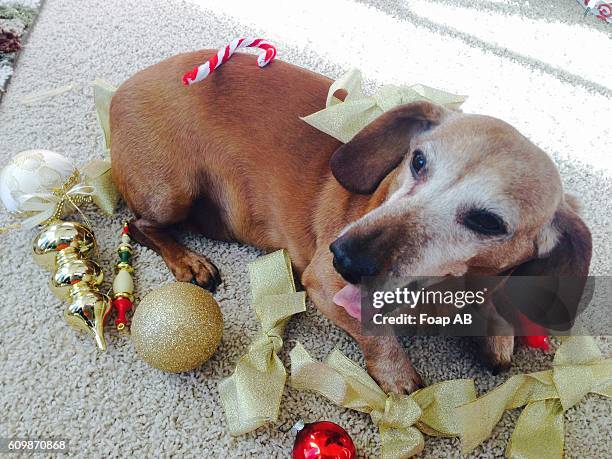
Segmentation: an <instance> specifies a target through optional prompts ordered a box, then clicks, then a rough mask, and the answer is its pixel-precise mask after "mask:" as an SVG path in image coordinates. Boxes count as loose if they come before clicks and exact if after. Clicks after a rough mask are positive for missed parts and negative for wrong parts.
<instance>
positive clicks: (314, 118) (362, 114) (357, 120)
mask: <svg viewBox="0 0 612 459" xmlns="http://www.w3.org/2000/svg"><path fill="white" fill-rule="evenodd" d="M361 80H362V77H361V72H360V71H359V70H357V69H353V70H350V71H349V72H347V73H346V74H344V75H343V76H342V77H340V78H339V79H338V80H336V81H335V82H334V83H333V84H332V85H331V86H330V87H329V91H328V93H327V101H326V103H325V108H324V109H323V110H320V111H318V112H316V113H313V114H311V115H308V116H305V117H303V118H301V119H302V120H303V121H305V122H307V123H308V124H310V125H311V126H312V127H314V128H316V129H318V130H319V131H323V132H325V133H326V134H328V135H330V136H332V137H334V138H336V139H338V140H340V141H341V142H344V143H346V142H348V141H349V140H351V139H352V138H353V137H354V136H355V134H357V133H358V132H359V131H360V130H361V129H363V128H364V127H365V126H366V125H367V124H369V123H370V122H372V121H374V120H375V119H376V118H378V117H379V116H380V115H381V114H382V113H384V112H386V111H388V110H391V109H392V108H393V107H396V106H398V105H403V104H408V103H411V102H417V101H429V102H432V103H435V104H438V105H443V106H445V107H448V108H451V109H458V108H459V107H460V106H461V104H463V102H465V100H466V99H467V97H466V96H459V95H457V94H452V93H450V92H446V91H442V90H440V89H436V88H431V87H429V86H425V85H422V84H415V85H413V86H394V85H386V86H383V87H382V88H380V90H379V91H378V92H377V93H376V94H374V95H373V96H367V95H366V94H365V93H364V92H363V88H362V81H361ZM339 90H345V91H346V92H347V96H346V97H345V99H344V102H343V101H341V100H340V99H337V98H336V97H334V94H335V93H336V92H337V91H339Z"/></svg>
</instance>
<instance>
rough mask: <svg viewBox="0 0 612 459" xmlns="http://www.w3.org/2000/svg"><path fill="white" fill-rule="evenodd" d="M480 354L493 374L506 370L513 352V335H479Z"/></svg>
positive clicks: (477, 341) (477, 339) (510, 362)
mask: <svg viewBox="0 0 612 459" xmlns="http://www.w3.org/2000/svg"><path fill="white" fill-rule="evenodd" d="M476 343H477V344H478V349H479V352H480V356H481V358H482V360H483V361H484V363H485V365H487V366H488V367H489V368H490V369H491V371H492V372H493V374H498V373H500V372H502V371H505V370H508V369H509V368H510V365H511V364H512V355H513V354H514V336H479V337H477V338H476Z"/></svg>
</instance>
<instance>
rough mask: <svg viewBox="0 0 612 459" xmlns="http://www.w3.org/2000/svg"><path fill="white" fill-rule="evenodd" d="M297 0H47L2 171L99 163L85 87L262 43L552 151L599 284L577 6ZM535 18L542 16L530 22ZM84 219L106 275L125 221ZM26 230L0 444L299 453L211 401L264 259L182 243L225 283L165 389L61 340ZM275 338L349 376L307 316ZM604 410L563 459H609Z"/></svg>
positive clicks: (602, 176) (583, 40) (495, 446)
mask: <svg viewBox="0 0 612 459" xmlns="http://www.w3.org/2000/svg"><path fill="white" fill-rule="evenodd" d="M293 3H294V2H281V1H278V2H273V3H271V4H270V5H268V6H265V5H263V4H260V3H258V2H243V4H237V3H236V2H232V1H229V0H228V1H225V2H216V1H212V0H211V1H204V0H192V1H180V0H167V1H166V0H164V1H162V0H152V1H147V2H144V1H142V0H95V1H94V0H73V1H68V0H49V1H47V2H46V3H45V4H44V6H43V8H42V11H41V13H40V16H39V18H38V21H37V23H36V25H35V27H34V28H33V30H32V33H31V35H30V37H29V39H28V41H27V43H26V45H25V47H24V49H23V53H22V55H21V58H20V60H19V63H18V66H17V68H16V71H15V74H14V76H13V79H12V81H11V84H10V85H9V87H8V92H7V94H6V96H5V97H4V99H3V100H2V103H1V105H0V162H5V161H6V160H7V159H8V158H9V157H10V156H12V155H14V154H16V153H17V152H19V151H21V150H24V149H29V148H34V147H39V148H47V149H52V150H55V151H58V152H61V153H63V154H65V155H67V156H69V157H70V158H72V159H74V160H75V161H76V162H78V163H79V164H82V163H83V162H85V161H86V160H87V159H89V158H91V157H95V156H101V154H102V138H101V135H100V133H99V131H98V126H97V122H96V118H95V115H94V111H93V103H92V98H91V92H90V89H89V88H88V86H87V83H88V82H89V81H91V80H93V79H94V78H95V77H102V78H105V79H107V80H109V81H111V82H113V83H115V84H119V83H121V81H123V80H124V79H125V78H127V77H128V76H129V75H131V74H133V73H134V72H136V71H137V70H138V69H141V68H143V67H145V66H147V65H150V64H153V63H155V62H157V61H159V60H161V59H163V58H165V57H168V56H170V55H173V54H175V53H177V52H180V51H185V50H191V49H195V48H199V47H209V46H210V47H217V46H222V45H224V44H225V43H226V42H227V41H228V40H229V39H231V38H233V37H236V36H241V35H247V36H248V35H253V36H259V35H262V36H266V37H267V38H270V39H272V40H273V41H274V42H275V43H276V44H277V46H278V49H279V58H281V59H284V60H287V61H290V62H293V63H296V64H299V65H302V66H304V67H307V68H309V69H312V70H315V71H318V72H322V73H324V74H327V75H329V76H330V77H337V76H339V75H340V74H341V73H342V72H343V71H345V70H347V69H349V68H351V67H359V68H361V69H362V70H363V72H364V75H365V77H366V78H367V79H368V82H369V85H370V86H371V87H372V86H376V85H379V84H382V83H396V84H397V83H416V82H422V83H426V84H429V85H432V86H437V87H441V88H445V89H448V90H450V91H454V92H456V93H461V94H468V95H470V99H469V100H468V102H467V103H466V105H465V110H466V111H470V112H481V113H486V114H492V115H496V116H499V117H501V118H504V119H506V120H507V121H509V122H510V123H512V124H514V125H515V126H517V127H518V128H519V129H520V130H521V131H522V132H523V133H525V134H526V135H528V136H529V137H531V138H532V139H533V140H534V141H535V142H536V143H537V144H539V145H540V146H541V147H542V148H544V149H545V150H546V151H548V152H550V153H551V154H552V155H553V157H554V159H555V161H556V162H557V163H558V165H559V167H560V169H561V171H562V174H563V178H564V181H565V184H566V186H567V188H568V190H569V191H572V192H574V193H576V194H578V195H579V196H580V198H581V200H582V201H583V203H584V207H585V215H586V220H587V222H588V223H589V225H590V226H591V228H592V229H593V233H594V234H593V236H594V244H595V247H594V249H595V250H594V262H593V265H592V268H593V272H594V273H596V274H611V273H612V267H611V263H610V255H611V254H612V250H611V249H612V238H611V235H612V200H611V199H610V196H611V195H612V193H611V191H612V181H611V174H612V159H611V158H612V156H611V153H612V152H611V151H610V139H612V125H611V124H610V114H611V113H612V89H611V88H612V63H611V61H610V59H609V56H610V55H612V40H611V37H612V28H611V27H609V26H606V25H605V24H603V23H601V24H600V23H598V22H597V20H596V19H595V18H593V17H591V16H589V17H587V18H583V16H582V10H581V8H580V6H579V5H578V4H577V3H576V2H575V1H573V0H559V1H554V0H548V1H541V2H534V1H532V2H524V1H522V0H521V1H518V0H517V1H514V0H495V1H492V0H486V1H485V0H481V1H467V0H452V1H451V0H448V1H441V0H440V1H433V2H430V1H425V0H418V1H401V2H396V1H394V0H371V1H368V0H363V1H352V0H338V1H334V2H330V1H323V0H309V1H305V2H301V4H297V2H295V4H294V5H292V4H293ZM290 5H291V6H290ZM546 12H548V14H549V17H548V18H544V17H542V14H544V13H546ZM605 56H608V58H606V59H605V58H604V57H605ZM220 71H222V69H221V70H220ZM70 84H72V85H73V86H74V89H73V90H72V91H69V92H65V93H64V94H61V95H58V96H56V97H53V98H47V99H44V100H41V101H39V102H36V103H30V104H26V103H24V101H23V98H24V97H25V96H28V95H31V94H33V93H37V92H40V91H45V90H49V89H54V88H60V87H64V86H66V85H70ZM228 90H231V88H228ZM151 192H152V193H154V192H155V191H154V190H151ZM90 215H91V217H90V218H91V219H92V221H93V224H94V229H95V232H96V234H97V236H98V239H99V242H100V247H101V253H100V257H99V260H100V261H101V263H102V264H103V266H104V268H105V270H106V273H110V272H111V267H112V263H113V262H114V260H115V253H114V250H115V247H116V244H117V239H118V238H117V232H118V231H119V229H120V224H121V221H122V219H123V218H126V217H127V216H128V211H127V210H126V209H125V208H124V207H122V208H121V209H120V212H119V214H118V215H117V216H115V217H114V218H104V217H101V216H98V215H95V213H94V212H92V213H91V214H90ZM0 217H1V220H2V223H3V224H5V223H6V222H8V221H9V219H8V216H6V214H2V215H1V216H0ZM33 234H34V232H33V231H32V232H23V231H13V232H10V233H8V234H3V235H0V251H1V252H0V253H1V259H2V264H1V265H0V278H1V279H2V283H3V285H2V288H1V289H0V363H1V366H2V370H1V375H0V437H5V436H11V437H12V436H20V437H23V436H30V437H48V436H56V437H65V438H69V439H70V442H71V448H72V454H73V455H75V456H83V457H128V456H135V457H169V456H177V457H180V456H185V457H224V458H225V457H279V458H286V457H288V456H289V454H290V448H291V445H292V438H291V436H290V435H289V434H284V433H282V432H281V431H280V430H279V429H278V428H277V427H275V426H270V427H266V428H262V429H260V430H259V431H257V432H255V433H252V434H249V435H245V436H242V437H239V438H231V437H230V436H229V435H228V434H227V429H226V424H225V419H224V416H223V413H222V412H221V410H220V407H219V398H218V395H217V391H216V387H217V384H218V382H219V380H220V379H221V378H223V377H225V376H227V375H229V374H230V373H231V371H232V368H233V365H234V363H235V362H236V360H237V359H238V357H239V356H240V355H241V354H242V353H243V352H244V351H245V349H246V347H247V346H248V344H249V342H250V340H251V338H252V337H253V336H254V334H255V332H256V330H257V329H258V325H257V323H256V321H255V318H254V314H253V312H252V311H251V309H250V305H249V286H248V280H247V271H246V263H247V262H248V261H250V260H252V259H254V258H255V257H256V256H257V255H258V252H257V251H255V250H254V249H252V248H249V247H243V246H240V245H237V244H221V243H217V242H212V241H207V240H204V239H201V238H197V237H189V238H188V239H187V242H188V244H189V245H190V246H192V247H194V248H196V249H197V250H199V251H202V252H204V253H207V254H208V255H210V257H211V258H212V259H213V260H214V261H215V263H216V264H217V265H218V266H219V267H220V268H221V271H222V274H223V278H224V283H223V286H222V287H221V289H220V290H219V292H218V293H217V294H216V298H217V300H218V301H219V303H220V304H221V308H222V310H223V314H224V318H225V332H224V337H223V342H222V344H221V346H220V348H219V350H218V351H217V353H216V355H215V356H214V358H213V359H212V360H211V361H209V362H208V363H206V364H205V365H204V366H203V367H202V368H200V369H197V370H195V371H192V372H189V373H186V374H181V375H168V374H164V373H161V372H159V371H156V370H154V369H151V368H149V367H148V366H147V365H146V364H144V363H143V362H142V361H140V360H139V359H138V358H137V356H136V355H134V350H133V346H132V344H131V342H130V341H129V339H128V338H127V337H125V336H122V335H118V334H116V333H114V332H112V331H111V332H110V333H109V336H108V338H109V341H110V346H109V350H108V352H107V353H105V354H99V353H97V352H96V351H95V350H94V347H93V343H92V341H91V339H90V338H89V337H87V336H84V335H80V334H76V333H75V332H73V331H72V330H70V329H68V328H67V327H66V326H65V325H64V323H63V320H62V317H61V312H62V307H63V306H62V305H61V304H60V303H59V301H57V300H56V299H54V297H53V296H52V295H51V293H50V292H49V290H48V289H47V287H46V283H47V281H48V278H49V275H48V274H47V273H45V272H43V271H41V270H40V269H39V268H38V267H37V266H36V265H35V264H34V263H33V261H32V260H31V257H30V255H29V245H30V240H31V238H32V236H33ZM135 265H136V280H137V283H138V291H139V293H140V294H141V295H144V294H145V293H147V292H149V291H150V290H151V289H153V288H155V287H156V286H158V285H160V284H163V283H165V282H169V281H170V280H171V276H170V274H169V272H168V270H167V269H166V267H165V265H164V263H163V262H162V260H161V258H160V257H158V256H157V255H155V254H154V253H153V252H152V251H150V250H147V249H144V248H142V247H138V248H137V253H136V257H135ZM286 337H287V339H286V346H285V352H284V353H283V359H285V361H286V357H287V355H286V350H287V349H289V348H291V346H292V344H293V343H294V342H295V340H299V341H301V342H302V343H303V344H304V345H305V346H306V347H307V348H308V349H310V350H312V351H313V353H314V354H315V356H317V357H319V358H321V357H323V356H324V355H326V354H327V353H328V352H329V351H330V350H331V349H332V348H333V347H334V346H337V347H339V348H340V349H341V350H342V351H344V352H345V353H347V354H348V355H349V356H350V357H352V358H354V359H358V360H359V361H360V362H362V357H361V355H360V352H359V350H358V349H357V347H356V345H355V344H354V343H353V342H352V341H351V340H350V339H349V338H348V337H347V336H346V335H345V334H344V333H343V332H341V331H340V330H339V329H337V328H336V327H334V326H333V325H332V324H331V323H329V322H327V321H326V320H325V319H324V318H322V316H321V315H320V314H318V313H317V312H316V310H314V309H313V308H312V306H311V307H310V308H309V310H308V312H307V313H305V314H303V315H302V316H301V317H299V318H297V319H296V320H294V321H292V322H291V324H290V325H289V327H288V328H287V332H286ZM405 343H406V348H407V351H408V353H409V354H410V356H411V357H412V359H413V361H414V362H415V365H416V367H417V368H418V369H419V370H420V371H421V373H422V375H423V377H424V379H425V381H426V382H428V383H433V382H436V381H440V380H443V379H450V378H465V377H470V378H475V380H476V384H477V386H478V389H479V390H480V391H484V390H486V389H490V388H492V387H494V386H495V385H497V384H499V383H501V382H502V381H504V380H505V379H506V377H507V376H508V374H506V375H499V376H492V375H491V374H489V373H488V372H487V371H486V370H484V369H483V368H482V367H480V365H479V364H478V363H477V361H476V359H475V358H474V354H473V352H472V351H473V349H472V345H471V344H470V342H469V341H468V340H463V339H446V340H444V339H426V338H422V339H418V340H417V339H406V340H405ZM602 344H606V343H602ZM607 347H608V351H609V347H610V346H609V343H608V345H607ZM550 360H551V355H550V354H548V355H547V354H544V353H542V352H540V351H535V350H525V349H521V350H519V352H518V354H517V356H516V361H515V364H514V366H513V368H512V370H511V371H510V373H509V374H514V373H517V372H525V371H531V370H536V369H544V368H547V367H548V365H549V364H550ZM611 407H612V403H611V402H610V401H608V400H604V399H602V398H600V397H597V396H588V397H587V398H586V399H585V400H584V401H582V402H581V403H580V404H579V405H578V406H577V407H576V408H573V409H571V410H570V411H568V413H567V415H566V421H567V422H566V448H565V450H566V454H567V457H576V458H578V457H580V458H604V457H610V451H612V428H611V424H612V415H611V414H610V413H611ZM517 415H518V412H511V413H507V414H506V415H505V416H504V417H503V420H502V422H501V423H500V424H499V426H498V427H497V428H496V430H495V432H494V435H493V437H492V438H491V439H490V440H489V441H487V442H486V443H485V444H484V445H482V446H481V447H479V448H478V449H477V450H476V451H475V453H474V454H473V456H472V457H499V456H501V455H502V454H503V450H504V446H505V444H506V442H507V440H508V438H509V435H510V433H511V431H512V426H513V424H514V422H515V420H516V418H517ZM300 418H304V419H306V420H307V421H314V420H318V419H329V420H332V421H335V422H338V423H339V424H341V425H343V426H344V427H345V428H346V429H347V430H348V431H349V433H350V434H351V435H352V436H353V438H354V440H355V443H356V445H357V448H358V449H359V451H360V454H361V456H362V457H377V455H378V452H379V440H378V434H377V433H376V431H375V429H374V428H373V426H372V424H371V422H370V420H369V419H368V417H367V416H365V415H361V414H357V413H355V412H351V411H348V410H345V409H341V408H337V407H334V406H332V405H331V404H329V403H327V402H325V401H324V400H323V399H321V398H320V397H318V396H316V395H313V394H309V393H303V392H298V391H295V390H291V389H287V390H286V392H285V396H284V398H283V402H282V410H281V418H280V421H279V424H283V423H284V424H285V425H287V426H288V425H290V424H292V423H293V422H294V421H296V420H298V419H300ZM458 456H459V452H458V441H457V440H456V439H435V438H427V440H426V447H425V452H424V453H423V457H428V458H440V457H458Z"/></svg>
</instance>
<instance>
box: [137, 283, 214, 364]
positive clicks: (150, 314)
mask: <svg viewBox="0 0 612 459" xmlns="http://www.w3.org/2000/svg"><path fill="white" fill-rule="evenodd" d="M131 331H132V339H133V341H134V346H135V348H136V352H137V353H138V355H139V356H140V357H141V358H142V359H143V360H144V361H145V362H147V363H148V364H149V365H151V366H152V367H154V368H158V369H160V370H163V371H168V372H172V373H178V372H182V371H189V370H192V369H194V368H196V367H198V366H200V365H202V364H203V363H204V362H206V361H207V360H208V359H209V358H210V357H211V356H212V355H213V353H214V352H215V350H216V349H217V346H218V345H219V342H220V341H221V336H222V335H223V316H222V315H221V310H220V309H219V305H218V304H217V302H216V301H215V299H214V298H213V296H212V295H211V294H210V293H209V292H207V291H206V290H204V289H202V288H200V287H198V286H196V285H193V284H188V283H186V282H174V283H171V284H166V285H164V286H162V287H159V288H158V289H155V290H153V291H152V292H150V293H149V294H148V295H147V296H145V297H144V298H143V299H142V301H141V302H140V304H139V305H138V307H137V308H136V312H135V313H134V317H133V318H132V327H131Z"/></svg>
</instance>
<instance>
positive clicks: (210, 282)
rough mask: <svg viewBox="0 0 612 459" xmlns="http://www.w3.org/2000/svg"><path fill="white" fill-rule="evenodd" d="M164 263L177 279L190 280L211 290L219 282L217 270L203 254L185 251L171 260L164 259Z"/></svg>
mask: <svg viewBox="0 0 612 459" xmlns="http://www.w3.org/2000/svg"><path fill="white" fill-rule="evenodd" d="M166 263H167V264H168V267H169V268H170V270H171V271H172V274H174V277H176V280H177V281H180V282H191V283H194V284H196V285H199V286H200V287H203V288H205V289H206V290H209V291H211V292H214V291H215V290H216V289H217V287H218V286H219V284H221V275H220V274H219V270H218V269H217V267H216V266H215V265H214V264H213V262H212V261H210V260H209V259H208V258H206V257H205V256H204V255H199V254H197V253H194V252H191V251H185V252H184V253H183V254H180V255H179V256H176V257H173V258H172V259H171V260H166Z"/></svg>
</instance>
